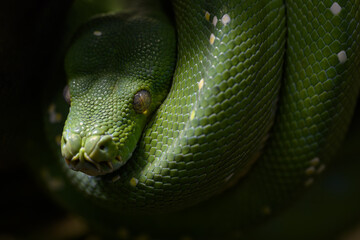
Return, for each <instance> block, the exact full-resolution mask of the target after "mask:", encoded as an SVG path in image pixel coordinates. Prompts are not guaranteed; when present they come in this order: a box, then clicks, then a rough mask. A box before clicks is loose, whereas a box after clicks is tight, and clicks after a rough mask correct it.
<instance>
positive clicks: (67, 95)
mask: <svg viewBox="0 0 360 240" xmlns="http://www.w3.org/2000/svg"><path fill="white" fill-rule="evenodd" d="M63 97H64V99H65V101H66V102H67V104H69V105H70V102H71V101H70V89H69V85H66V86H65V87H64V90H63Z"/></svg>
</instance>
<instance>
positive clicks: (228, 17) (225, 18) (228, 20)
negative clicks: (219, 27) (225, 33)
mask: <svg viewBox="0 0 360 240" xmlns="http://www.w3.org/2000/svg"><path fill="white" fill-rule="evenodd" d="M221 22H222V23H223V24H224V26H226V24H228V23H229V22H230V16H229V15H228V14H225V15H224V16H223V17H222V18H221Z"/></svg>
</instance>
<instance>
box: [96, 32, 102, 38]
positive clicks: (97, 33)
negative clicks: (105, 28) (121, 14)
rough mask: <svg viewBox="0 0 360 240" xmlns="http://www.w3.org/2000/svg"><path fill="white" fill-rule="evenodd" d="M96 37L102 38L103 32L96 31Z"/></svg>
mask: <svg viewBox="0 0 360 240" xmlns="http://www.w3.org/2000/svg"><path fill="white" fill-rule="evenodd" d="M94 35H95V36H97V37H100V36H101V35H102V32H100V31H94Z"/></svg>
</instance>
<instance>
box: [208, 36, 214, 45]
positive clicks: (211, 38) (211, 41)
mask: <svg viewBox="0 0 360 240" xmlns="http://www.w3.org/2000/svg"><path fill="white" fill-rule="evenodd" d="M214 41H215V35H214V34H213V33H212V34H211V35H210V39H209V42H210V44H211V45H213V44H214Z"/></svg>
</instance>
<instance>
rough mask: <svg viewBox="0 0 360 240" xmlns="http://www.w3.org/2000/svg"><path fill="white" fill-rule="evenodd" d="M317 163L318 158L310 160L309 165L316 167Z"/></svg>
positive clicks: (318, 161)
mask: <svg viewBox="0 0 360 240" xmlns="http://www.w3.org/2000/svg"><path fill="white" fill-rule="evenodd" d="M319 163H320V158H318V157H315V158H313V159H311V160H310V165H312V166H316V165H318V164H319Z"/></svg>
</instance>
